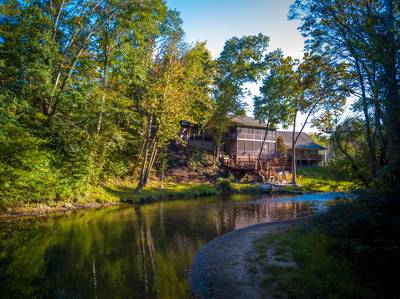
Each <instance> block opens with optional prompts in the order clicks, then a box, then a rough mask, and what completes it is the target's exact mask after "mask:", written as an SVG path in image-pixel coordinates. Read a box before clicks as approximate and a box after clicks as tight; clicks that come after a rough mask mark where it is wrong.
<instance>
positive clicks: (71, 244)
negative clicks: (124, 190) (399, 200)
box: [0, 195, 323, 298]
mask: <svg viewBox="0 0 400 299" xmlns="http://www.w3.org/2000/svg"><path fill="white" fill-rule="evenodd" d="M320 206H323V203H321V202H320V201H316V202H310V201H301V200H290V199H287V198H286V199H285V200H282V198H281V197H280V198H273V197H261V198H260V197H254V196H244V195H241V196H232V197H229V198H221V197H214V198H207V199H198V200H177V201H169V202H160V203H154V204H147V205H142V206H126V207H113V208H104V209H100V210H95V211H84V212H77V213H73V214H70V215H67V216H62V217H51V218H48V219H45V220H40V221H33V220H24V221H18V222H13V223H3V224H1V226H0V297H1V298H10V297H13V298H15V297H18V298H27V297H29V298H32V297H40V298H190V297H191V292H190V288H189V284H188V280H187V277H188V271H189V269H190V265H191V260H192V257H193V256H194V254H195V253H196V251H197V250H198V248H199V247H200V246H201V245H203V244H204V243H205V242H207V241H209V240H211V239H213V238H215V237H217V236H219V235H222V234H224V233H226V232H228V231H231V230H234V229H239V228H242V227H245V226H249V225H253V224H257V223H262V222H270V221H276V220H282V219H289V218H295V217H299V216H304V215H310V214H312V213H313V211H315V209H317V208H318V207H320Z"/></svg>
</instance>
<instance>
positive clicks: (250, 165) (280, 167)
mask: <svg viewBox="0 0 400 299" xmlns="http://www.w3.org/2000/svg"><path fill="white" fill-rule="evenodd" d="M224 165H225V167H227V168H229V169H231V170H232V171H249V172H258V173H260V174H261V175H263V176H264V177H265V178H266V179H267V180H269V181H280V180H281V179H282V177H283V174H284V173H285V175H286V173H288V172H289V170H290V161H280V160H277V159H273V160H267V161H258V160H257V159H225V160H224Z"/></svg>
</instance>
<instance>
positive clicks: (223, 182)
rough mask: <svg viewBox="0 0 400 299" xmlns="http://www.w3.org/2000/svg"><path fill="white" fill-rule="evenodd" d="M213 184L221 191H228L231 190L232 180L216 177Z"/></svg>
mask: <svg viewBox="0 0 400 299" xmlns="http://www.w3.org/2000/svg"><path fill="white" fill-rule="evenodd" d="M215 186H216V187H217V189H218V190H219V191H220V192H222V193H228V192H232V191H233V187H232V182H231V180H230V179H227V178H218V179H217V181H216V182H215Z"/></svg>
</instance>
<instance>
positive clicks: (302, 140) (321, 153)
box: [277, 131, 326, 167]
mask: <svg viewBox="0 0 400 299" xmlns="http://www.w3.org/2000/svg"><path fill="white" fill-rule="evenodd" d="M292 134H293V132H290V131H277V136H281V137H282V139H283V143H284V144H285V146H286V147H287V148H288V157H289V160H291V159H292V156H293V154H292ZM297 134H299V133H297V132H296V135H297ZM325 162H326V148H324V147H323V146H321V145H319V144H317V143H315V142H314V141H313V140H312V139H311V137H310V136H309V135H308V134H307V133H304V132H302V133H301V134H300V136H299V138H298V140H297V142H296V163H297V166H299V167H313V166H319V165H321V164H323V163H325Z"/></svg>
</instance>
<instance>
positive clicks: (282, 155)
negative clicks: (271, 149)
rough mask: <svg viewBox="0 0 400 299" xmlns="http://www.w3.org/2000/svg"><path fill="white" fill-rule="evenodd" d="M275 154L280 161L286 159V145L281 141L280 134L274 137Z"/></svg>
mask: <svg viewBox="0 0 400 299" xmlns="http://www.w3.org/2000/svg"><path fill="white" fill-rule="evenodd" d="M276 155H277V158H278V159H279V160H280V161H285V160H286V159H287V146H286V145H285V143H284V142H283V138H282V136H278V138H276Z"/></svg>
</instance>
